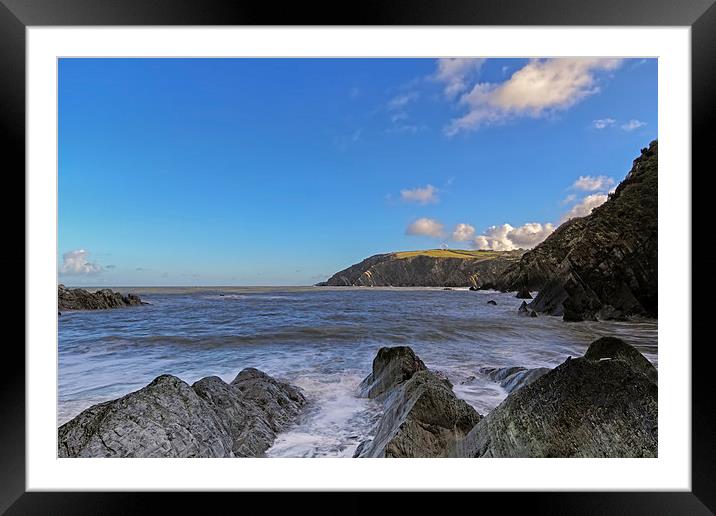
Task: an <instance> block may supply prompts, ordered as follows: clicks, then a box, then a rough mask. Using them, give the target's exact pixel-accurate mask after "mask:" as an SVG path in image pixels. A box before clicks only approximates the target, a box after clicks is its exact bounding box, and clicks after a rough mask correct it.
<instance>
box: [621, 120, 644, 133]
mask: <svg viewBox="0 0 716 516" xmlns="http://www.w3.org/2000/svg"><path fill="white" fill-rule="evenodd" d="M645 125H646V122H642V121H641V120H634V119H632V120H629V121H628V122H627V123H626V124H623V125H622V129H624V130H625V131H633V130H634V129H639V128H640V127H644V126H645Z"/></svg>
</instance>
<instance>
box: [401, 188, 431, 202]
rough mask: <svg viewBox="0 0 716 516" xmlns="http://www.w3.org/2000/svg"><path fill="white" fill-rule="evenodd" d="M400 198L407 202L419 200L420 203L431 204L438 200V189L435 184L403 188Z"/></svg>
mask: <svg viewBox="0 0 716 516" xmlns="http://www.w3.org/2000/svg"><path fill="white" fill-rule="evenodd" d="M400 198H401V199H402V200H403V201H405V202H417V203H420V204H430V203H435V202H438V200H439V199H438V189H437V188H435V187H434V186H433V185H426V186H424V187H418V188H413V189H403V190H401V191H400Z"/></svg>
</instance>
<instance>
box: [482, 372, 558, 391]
mask: <svg viewBox="0 0 716 516" xmlns="http://www.w3.org/2000/svg"><path fill="white" fill-rule="evenodd" d="M550 371H551V369H550V368H548V367H536V368H534V369H527V368H525V367H499V368H494V367H484V368H482V369H481V370H480V372H481V373H482V374H484V375H485V376H487V377H488V378H489V379H491V380H492V381H494V382H496V383H499V384H500V386H501V387H502V388H503V389H505V390H506V391H507V392H508V393H512V392H514V391H516V390H517V389H519V388H521V387H524V386H525V385H529V384H531V383H533V382H534V381H535V380H537V379H538V378H540V377H542V376H544V375H545V374H547V373H548V372H550Z"/></svg>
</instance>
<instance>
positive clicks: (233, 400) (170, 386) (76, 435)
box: [57, 369, 306, 457]
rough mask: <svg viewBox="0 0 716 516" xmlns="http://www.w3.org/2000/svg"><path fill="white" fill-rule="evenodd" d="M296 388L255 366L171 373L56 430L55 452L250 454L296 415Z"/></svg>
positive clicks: (260, 450) (261, 449) (89, 454)
mask: <svg viewBox="0 0 716 516" xmlns="http://www.w3.org/2000/svg"><path fill="white" fill-rule="evenodd" d="M305 402H306V400H305V398H304V396H303V394H302V393H301V392H300V390H298V389H297V388H296V387H293V386H291V385H288V384H285V383H282V382H278V381H277V380H275V379H273V378H271V377H270V376H268V375H266V374H264V373H262V372H260V371H257V370H255V369H245V370H243V371H241V373H239V375H238V376H237V377H236V379H234V381H233V382H231V384H227V383H226V382H224V381H223V380H221V379H220V378H218V377H216V376H213V377H207V378H203V379H201V380H199V381H198V382H196V383H195V384H194V385H192V386H191V387H190V386H189V385H188V384H187V383H185V382H183V381H182V380H180V379H179V378H177V377H175V376H172V375H162V376H159V377H157V378H156V379H155V380H154V381H152V382H151V383H150V384H149V385H147V386H146V387H143V388H142V389H140V390H138V391H135V392H132V393H130V394H127V395H126V396H123V397H121V398H119V399H116V400H112V401H108V402H104V403H100V404H98V405H94V406H92V407H90V408H88V409H87V410H84V411H83V412H81V413H80V414H79V415H78V416H77V417H75V418H74V419H72V420H71V421H69V422H67V423H65V424H64V425H62V426H61V427H60V428H59V429H58V448H57V452H58V456H59V457H253V456H260V455H261V454H262V453H263V452H264V451H265V450H266V449H268V448H269V447H270V446H271V444H272V443H273V441H274V439H275V437H276V434H277V433H278V432H279V431H281V430H283V429H285V428H286V427H287V426H288V425H289V424H290V423H291V422H293V421H294V420H295V418H296V417H297V416H298V414H299V412H300V411H301V408H302V407H303V405H304V404H305Z"/></svg>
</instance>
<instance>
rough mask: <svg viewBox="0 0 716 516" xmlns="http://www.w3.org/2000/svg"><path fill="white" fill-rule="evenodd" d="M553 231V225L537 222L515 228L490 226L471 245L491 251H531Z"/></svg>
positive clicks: (505, 225)
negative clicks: (520, 249)
mask: <svg viewBox="0 0 716 516" xmlns="http://www.w3.org/2000/svg"><path fill="white" fill-rule="evenodd" d="M553 231H554V225H553V224H550V223H547V224H540V223H539V222H528V223H527V224H524V225H522V226H520V227H517V228H515V227H512V226H511V225H510V224H502V225H501V226H490V227H489V228H487V231H485V234H484V235H478V236H476V237H475V238H474V239H473V241H472V245H473V247H474V248H475V249H485V250H491V251H512V250H514V249H519V248H522V249H531V248H532V247H534V246H536V245H537V244H539V243H541V242H543V241H544V240H545V239H546V238H547V237H548V236H549V235H550V234H552V232H553Z"/></svg>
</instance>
